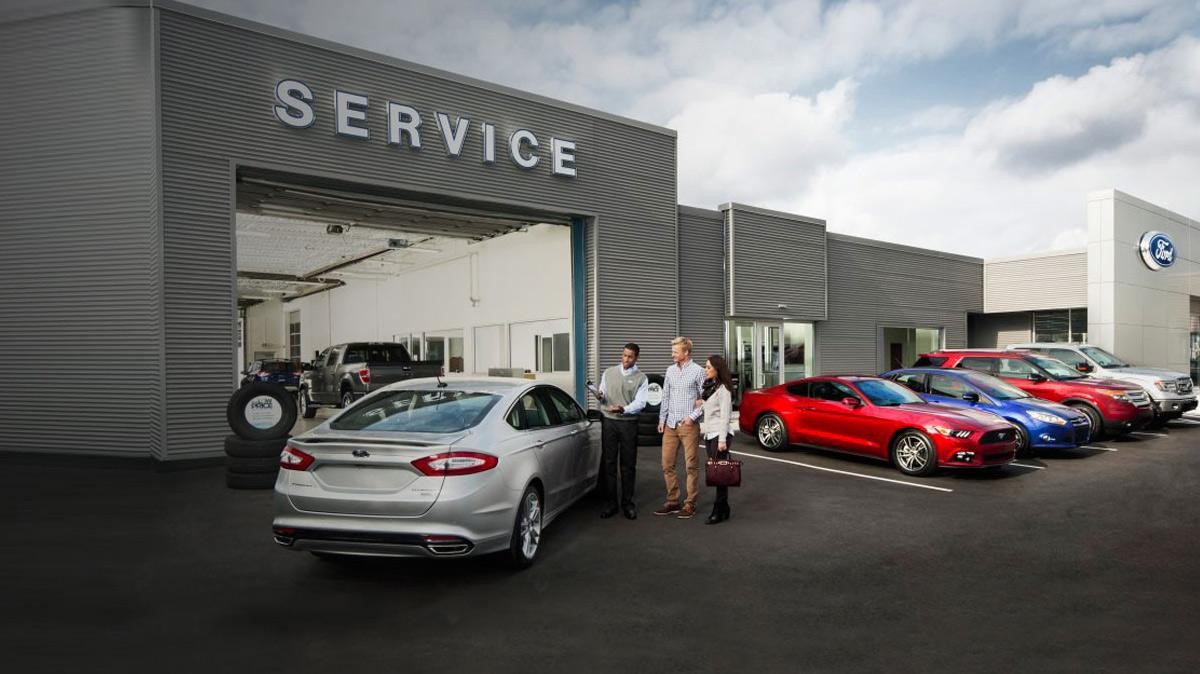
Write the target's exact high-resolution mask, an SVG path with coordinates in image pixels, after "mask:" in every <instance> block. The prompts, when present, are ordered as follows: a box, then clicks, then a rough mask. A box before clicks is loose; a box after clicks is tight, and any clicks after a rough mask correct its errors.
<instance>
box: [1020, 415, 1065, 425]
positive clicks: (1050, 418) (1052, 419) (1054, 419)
mask: <svg viewBox="0 0 1200 674" xmlns="http://www.w3.org/2000/svg"><path fill="white" fill-rule="evenodd" d="M1029 417H1030V418H1031V419H1036V420H1038V421H1040V422H1042V423H1043V424H1054V425H1055V426H1066V425H1067V420H1066V419H1064V418H1062V417H1060V416H1055V415H1053V414H1047V413H1045V412H1030V413H1029Z"/></svg>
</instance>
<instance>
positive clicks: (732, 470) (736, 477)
mask: <svg viewBox="0 0 1200 674" xmlns="http://www.w3.org/2000/svg"><path fill="white" fill-rule="evenodd" d="M704 484H706V485H708V486H710V487H740V486H742V462H741V461H738V460H737V459H709V460H708V461H707V462H706V463H705V464H704Z"/></svg>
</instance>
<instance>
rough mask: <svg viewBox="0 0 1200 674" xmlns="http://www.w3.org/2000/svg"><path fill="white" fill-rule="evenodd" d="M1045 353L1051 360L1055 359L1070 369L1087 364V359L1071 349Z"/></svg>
mask: <svg viewBox="0 0 1200 674" xmlns="http://www.w3.org/2000/svg"><path fill="white" fill-rule="evenodd" d="M1046 351H1047V352H1048V354H1049V355H1050V357H1051V358H1057V359H1059V360H1061V361H1062V362H1064V363H1066V364H1067V365H1070V366H1071V367H1075V366H1076V365H1087V364H1088V362H1087V358H1084V357H1083V356H1082V355H1081V354H1080V353H1078V352H1076V351H1073V350H1071V349H1047V350H1046Z"/></svg>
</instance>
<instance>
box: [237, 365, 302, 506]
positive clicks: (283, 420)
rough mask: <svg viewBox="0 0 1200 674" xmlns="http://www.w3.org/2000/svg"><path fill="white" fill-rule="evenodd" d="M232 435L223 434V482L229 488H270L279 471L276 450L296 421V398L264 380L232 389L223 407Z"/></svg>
mask: <svg viewBox="0 0 1200 674" xmlns="http://www.w3.org/2000/svg"><path fill="white" fill-rule="evenodd" d="M225 417H226V419H228V421H229V428H230V429H231V430H233V435H230V436H228V437H226V438H225V484H226V485H228V486H229V487H230V488H231V489H271V488H273V487H274V486H275V478H276V476H278V474H279V454H280V453H281V452H282V451H283V448H284V446H285V445H287V441H288V432H289V431H291V430H292V426H294V425H295V423H296V399H295V397H293V396H292V394H291V393H290V392H289V391H288V390H287V389H285V388H284V387H282V386H280V385H278V384H270V383H266V382H254V383H251V384H247V385H245V386H243V387H241V388H240V389H238V390H237V391H235V392H234V394H233V396H232V397H230V399H229V406H228V407H227V408H226V410H225Z"/></svg>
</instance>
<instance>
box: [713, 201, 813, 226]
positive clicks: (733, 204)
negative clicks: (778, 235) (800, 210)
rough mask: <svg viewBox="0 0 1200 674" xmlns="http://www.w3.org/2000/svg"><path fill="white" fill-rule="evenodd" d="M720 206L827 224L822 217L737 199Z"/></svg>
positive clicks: (805, 222)
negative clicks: (777, 209)
mask: <svg viewBox="0 0 1200 674" xmlns="http://www.w3.org/2000/svg"><path fill="white" fill-rule="evenodd" d="M718 208H719V209H720V210H722V211H728V210H735V211H745V212H747V213H757V214H758V215H766V216H769V217H772V218H783V219H785V220H795V221H796V222H803V223H804V224H806V225H819V226H821V227H825V226H826V225H827V223H826V222H825V221H824V220H822V219H820V218H813V217H809V216H807V215H799V214H797V213H788V212H785V211H775V210H771V209H770V208H762V207H760V206H750V205H748V204H742V203H738V202H736V201H730V202H727V203H724V204H721V205H720V206H718Z"/></svg>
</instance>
